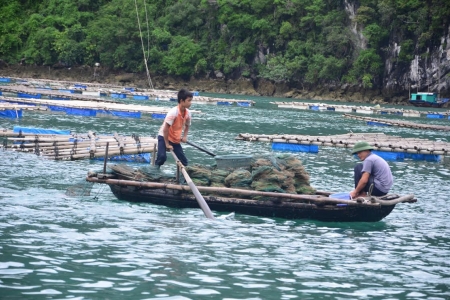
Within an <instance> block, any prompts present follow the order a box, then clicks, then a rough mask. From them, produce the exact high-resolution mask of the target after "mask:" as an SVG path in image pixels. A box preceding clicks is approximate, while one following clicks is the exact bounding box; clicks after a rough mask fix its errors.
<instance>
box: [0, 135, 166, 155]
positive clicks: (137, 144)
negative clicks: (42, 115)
mask: <svg viewBox="0 0 450 300" xmlns="http://www.w3.org/2000/svg"><path fill="white" fill-rule="evenodd" d="M0 136H3V137H6V138H7V139H6V140H4V141H3V145H2V146H1V147H2V148H3V149H4V150H7V149H11V150H13V151H20V152H26V153H35V154H36V155H39V156H44V157H46V158H48V159H54V160H79V159H88V158H89V159H93V158H99V157H104V156H105V152H106V149H107V148H108V156H109V157H111V156H117V155H124V154H126V155H130V154H142V153H152V159H154V157H155V153H156V149H157V144H158V140H157V139H155V138H152V137H139V136H121V135H118V134H117V133H116V132H115V133H114V134H113V135H112V136H111V135H97V134H96V133H94V132H92V131H90V132H88V133H87V134H70V135H62V134H61V135H60V134H32V133H17V132H13V131H11V130H6V129H3V130H0ZM71 139H73V140H71ZM8 141H12V142H13V144H11V145H9V144H8Z"/></svg>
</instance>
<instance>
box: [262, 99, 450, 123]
mask: <svg viewBox="0 0 450 300" xmlns="http://www.w3.org/2000/svg"><path fill="white" fill-rule="evenodd" d="M270 103H271V104H275V105H277V106H278V107H279V108H293V109H304V110H313V111H335V112H343V113H358V114H366V115H370V114H380V115H387V114H392V115H397V116H403V117H427V118H440V119H446V118H450V111H446V112H433V111H431V112H426V111H418V110H412V109H408V110H405V109H396V108H383V107H376V106H374V107H372V106H355V105H338V104H326V103H308V102H270Z"/></svg>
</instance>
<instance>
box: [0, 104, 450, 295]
mask: <svg viewBox="0 0 450 300" xmlns="http://www.w3.org/2000/svg"><path fill="white" fill-rule="evenodd" d="M236 97H237V96H236ZM252 100H255V101H257V104H256V107H253V108H242V107H221V106H213V105H194V107H193V108H194V109H196V110H201V111H202V112H203V113H204V114H201V115H195V116H194V120H193V126H192V130H191V136H190V139H191V141H194V142H196V143H198V144H200V145H202V146H203V147H206V148H208V149H209V150H211V151H212V152H214V153H216V154H230V153H245V154H252V155H253V154H259V153H263V154H268V153H272V150H271V148H270V144H269V143H251V142H243V141H238V140H235V137H236V136H237V135H238V134H239V133H266V134H276V133H286V134H311V135H328V134H342V133H348V132H350V131H353V132H385V133H386V134H393V135H400V136H404V137H413V136H416V137H420V138H431V139H438V138H439V139H441V140H444V141H449V135H448V133H444V132H429V131H421V130H412V129H407V128H395V127H369V126H366V125H365V124H364V123H363V122H360V121H357V120H348V119H344V118H342V117H341V115H340V114H339V113H333V112H311V111H301V110H298V111H290V110H287V109H278V108H276V106H274V105H273V104H270V103H269V102H270V101H274V100H273V99H270V98H262V97H261V98H257V97H252ZM140 103H141V102H140ZM149 104H154V102H149ZM157 105H160V106H172V105H173V103H169V102H167V103H162V102H160V103H157ZM420 121H421V122H430V123H431V122H434V123H442V122H445V120H443V121H442V120H430V121H429V120H426V119H421V120H420ZM160 124H161V120H151V119H150V120H139V119H129V120H128V119H112V118H104V119H103V118H87V117H76V116H67V115H62V114H61V115H55V114H42V113H33V112H26V114H25V117H24V118H23V119H21V120H20V121H14V120H6V119H0V127H2V128H12V127H13V126H14V125H20V126H30V127H31V126H32V127H41V128H56V129H70V130H75V131H76V132H87V131H88V130H94V131H97V132H99V133H112V132H113V131H117V132H118V133H119V134H133V133H135V134H139V135H155V134H156V132H157V130H158V128H159V126H160ZM185 150H186V153H187V155H188V157H189V159H190V161H191V163H206V164H211V163H213V162H214V159H213V158H212V157H210V156H208V155H207V154H205V153H203V152H200V151H198V150H196V149H194V148H192V147H190V146H186V147H185ZM295 155H297V156H298V157H299V158H300V159H301V160H302V162H303V163H304V165H305V167H306V169H307V170H308V172H309V173H310V175H311V183H312V185H313V186H315V187H316V188H317V189H320V190H330V191H337V192H339V191H349V190H350V189H351V188H352V181H353V180H352V178H351V177H352V168H353V165H354V163H355V162H356V160H355V159H354V158H353V157H352V156H351V155H350V153H349V150H347V149H342V148H321V149H320V152H319V153H317V154H310V153H296V154H295ZM102 164H103V163H102V162H101V161H92V162H91V161H74V162H70V161H69V162H65V161H52V160H47V159H44V158H42V157H38V156H35V155H31V154H23V153H14V152H9V151H7V152H4V151H3V152H0V170H1V171H0V172H1V175H2V184H1V185H0V201H1V205H2V208H1V210H0V253H1V255H0V295H2V296H1V297H0V298H1V299H65V298H70V299H294V298H296V299H323V298H326V297H328V298H331V299H349V298H350V299H354V298H359V299H412V298H432V299H446V298H449V297H450V291H449V289H448V286H449V284H450V279H449V276H448V274H449V273H450V265H449V263H448V262H447V258H448V257H449V256H450V251H449V246H448V245H449V242H450V238H449V225H448V219H449V210H448V208H447V205H446V204H447V199H448V195H449V194H450V187H449V184H448V183H449V179H450V177H449V175H450V167H449V164H445V163H433V162H422V161H412V160H405V161H401V162H389V165H390V166H391V167H392V170H393V173H394V174H395V183H394V186H393V190H392V192H394V193H398V194H405V193H414V194H415V195H416V197H417V198H418V200H419V201H418V202H417V203H416V204H399V205H397V207H396V208H395V210H394V211H393V212H392V213H391V214H390V215H389V216H388V217H387V218H385V219H384V220H383V221H381V222H377V223H325V222H316V221H309V220H284V219H271V218H259V217H254V216H247V215H239V214H236V215H226V214H222V216H223V218H218V220H217V222H212V221H210V220H207V219H206V218H205V217H204V215H203V212H202V211H201V210H200V209H183V210H181V209H171V208H166V207H160V206H154V205H150V204H136V203H128V202H122V201H119V200H117V199H116V198H115V197H114V196H113V195H112V193H111V192H110V191H109V190H108V188H107V187H105V186H101V185H94V188H93V190H92V192H91V196H88V197H81V198H73V197H68V196H66V195H65V190H66V189H67V187H69V186H71V185H72V184H74V183H76V182H78V181H79V180H82V179H83V178H84V176H85V175H86V173H87V171H88V170H98V169H101V168H102ZM163 168H164V171H165V172H173V171H174V168H175V167H174V164H173V162H172V161H171V160H169V161H168V163H167V164H166V165H165V166H164V167H163ZM216 215H218V214H217V213H216Z"/></svg>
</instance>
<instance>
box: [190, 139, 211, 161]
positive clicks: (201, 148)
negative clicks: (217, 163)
mask: <svg viewBox="0 0 450 300" xmlns="http://www.w3.org/2000/svg"><path fill="white" fill-rule="evenodd" d="M186 144H188V145H191V146H192V147H195V148H197V149H198V150H201V151H203V152H205V153H208V154H209V155H211V156H213V157H214V156H216V154H214V153H212V152H211V151H209V150H207V149H205V148H203V147H200V146H199V145H197V144H194V143H193V142H189V141H186Z"/></svg>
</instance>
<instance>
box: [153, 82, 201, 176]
mask: <svg viewBox="0 0 450 300" xmlns="http://www.w3.org/2000/svg"><path fill="white" fill-rule="evenodd" d="M177 98H178V105H177V106H175V107H173V108H172V109H170V111H169V112H168V113H167V115H166V117H165V119H164V122H163V124H162V125H161V128H160V129H159V132H158V155H157V156H156V160H155V165H156V167H157V168H160V167H161V165H163V164H164V163H165V162H166V160H167V154H166V151H170V150H173V152H174V153H175V155H176V156H177V157H178V159H179V160H180V162H181V163H182V164H183V165H184V166H187V165H188V160H187V158H186V156H185V155H184V151H183V148H182V147H181V143H182V142H183V143H186V142H187V136H188V132H189V127H190V126H191V113H190V111H189V108H190V107H191V104H192V98H193V96H192V93H191V92H189V91H187V90H185V89H181V90H180V91H179V92H178V97H177Z"/></svg>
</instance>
